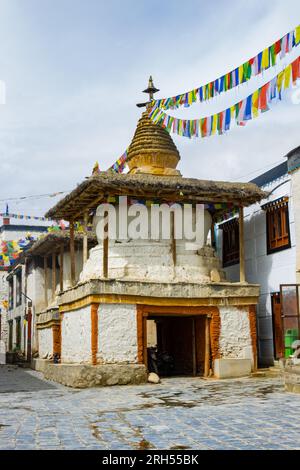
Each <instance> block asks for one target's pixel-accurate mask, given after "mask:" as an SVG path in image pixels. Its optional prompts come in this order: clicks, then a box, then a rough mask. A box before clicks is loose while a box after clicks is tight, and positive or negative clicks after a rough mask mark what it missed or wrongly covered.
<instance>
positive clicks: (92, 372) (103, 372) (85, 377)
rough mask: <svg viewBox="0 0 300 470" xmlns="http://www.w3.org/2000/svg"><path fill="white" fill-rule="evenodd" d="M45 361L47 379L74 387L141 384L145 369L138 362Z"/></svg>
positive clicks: (143, 379)
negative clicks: (95, 363) (81, 362)
mask: <svg viewBox="0 0 300 470" xmlns="http://www.w3.org/2000/svg"><path fill="white" fill-rule="evenodd" d="M46 362H47V361H45V365H44V366H43V367H44V370H43V371H42V372H43V373H44V376H45V378H46V379H48V380H53V381H55V382H58V383H61V384H63V385H67V386H68V387H74V388H87V387H97V386H107V385H128V384H136V385H138V384H143V383H146V382H147V371H146V367H145V366H144V365H139V364H103V365H96V366H93V365H89V364H53V363H50V362H47V363H46Z"/></svg>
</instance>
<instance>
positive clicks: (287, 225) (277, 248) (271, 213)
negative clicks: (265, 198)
mask: <svg viewBox="0 0 300 470" xmlns="http://www.w3.org/2000/svg"><path fill="white" fill-rule="evenodd" d="M279 211H280V212H281V213H285V227H284V226H283V218H282V217H281V232H282V233H285V234H284V235H282V236H281V237H277V238H274V239H273V240H272V241H271V225H270V223H271V221H270V219H271V216H274V214H278V212H279ZM266 229H267V255H271V254H273V253H277V252H279V251H282V250H287V249H289V248H291V234H290V219H289V206H288V202H286V203H285V204H284V205H282V204H278V206H273V207H271V208H270V209H267V210H266ZM284 229H285V230H286V231H285V232H284ZM275 230H278V226H277V225H276V229H275ZM280 238H281V239H282V238H287V242H286V243H282V244H281V245H280V244H278V246H275V247H272V246H271V243H272V242H273V241H274V240H275V242H276V241H278V243H280V242H279V240H280Z"/></svg>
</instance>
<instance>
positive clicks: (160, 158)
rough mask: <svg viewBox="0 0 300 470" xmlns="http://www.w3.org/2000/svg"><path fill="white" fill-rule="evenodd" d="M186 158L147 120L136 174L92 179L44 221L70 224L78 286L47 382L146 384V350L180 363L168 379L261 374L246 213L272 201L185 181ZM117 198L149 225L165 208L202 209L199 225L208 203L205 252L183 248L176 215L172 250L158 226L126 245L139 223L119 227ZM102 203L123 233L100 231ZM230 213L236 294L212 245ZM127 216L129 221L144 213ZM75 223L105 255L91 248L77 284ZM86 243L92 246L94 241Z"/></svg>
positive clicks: (67, 294)
mask: <svg viewBox="0 0 300 470" xmlns="http://www.w3.org/2000/svg"><path fill="white" fill-rule="evenodd" d="M179 159H180V156H179V152H178V150H177V148H176V146H175V144H174V142H173V141H172V139H171V137H170V135H169V134H168V133H167V131H166V130H165V129H163V128H162V127H160V126H157V125H155V124H153V123H152V121H151V120H150V119H149V118H148V114H147V111H146V112H144V113H143V114H142V117H141V119H140V120H139V123H138V126H137V129H136V132H135V135H134V137H133V140H132V142H131V144H130V147H129V150H128V160H127V162H128V166H129V173H128V174H115V173H114V172H111V171H110V172H102V173H100V174H97V175H93V176H91V177H89V178H87V179H86V180H85V181H84V182H83V183H82V184H80V185H79V186H78V187H77V188H76V189H74V191H72V192H71V193H70V194H69V195H67V196H66V197H65V198H63V199H62V200H61V201H59V202H58V203H57V204H56V206H55V207H54V208H52V209H51V210H50V211H48V213H47V214H46V217H49V218H53V219H56V220H59V219H63V220H67V221H69V223H70V256H71V283H72V287H71V288H69V289H67V290H64V291H63V292H61V293H60V294H59V296H58V305H59V312H60V333H59V334H58V335H57V337H58V338H59V340H60V345H59V350H60V353H61V354H60V359H61V363H60V364H53V363H52V364H50V363H48V364H47V365H46V366H45V369H44V373H45V376H46V377H47V378H49V379H53V380H56V381H58V382H61V383H64V384H66V385H71V386H76V387H85V386H90V385H111V384H116V383H119V384H124V383H140V382H142V381H145V380H146V378H147V372H149V371H150V370H151V365H150V357H151V354H150V353H151V351H150V347H149V346H151V347H153V346H155V348H156V354H157V357H159V358H161V360H162V361H163V359H162V358H166V356H168V357H169V358H171V359H170V360H169V363H170V364H169V366H170V367H169V369H168V368H167V367H165V368H164V367H162V366H161V364H160V363H159V361H157V362H156V365H157V366H158V372H159V373H160V374H162V375H163V374H166V373H168V374H169V375H170V374H171V375H172V374H185V375H199V376H203V375H204V376H208V375H210V374H214V375H215V376H216V377H232V376H241V375H247V374H249V373H250V372H251V369H252V370H255V368H256V313H255V308H256V304H257V302H258V296H259V286H258V285H257V284H256V283H255V284H249V283H248V282H246V280H245V272H244V238H243V207H246V206H249V205H252V204H253V203H255V202H257V201H260V200H261V199H262V198H263V197H265V196H266V195H265V193H264V192H263V191H262V190H261V189H259V188H258V187H257V186H256V185H255V184H253V183H226V182H217V181H204V180H197V179H188V178H183V177H182V176H181V175H180V173H179V171H178V170H177V169H176V166H177V164H178V161H179ZM120 196H121V197H124V198H125V197H127V198H129V203H130V204H133V205H134V202H136V201H138V202H139V210H140V212H141V213H143V215H144V216H145V217H146V219H147V220H149V218H150V217H151V216H152V213H151V209H152V208H153V206H154V205H157V204H158V203H168V204H169V205H170V204H172V203H178V204H179V206H180V207H183V203H189V204H193V210H192V218H195V217H196V203H198V204H200V203H201V204H202V207H204V208H205V210H204V213H203V220H202V225H201V230H202V231H203V240H202V242H201V243H197V242H196V243H193V244H192V245H191V243H190V242H189V239H188V238H187V237H185V236H183V237H182V238H181V239H177V238H176V236H175V234H176V230H177V228H178V221H177V219H176V217H175V215H173V216H172V215H171V216H170V225H171V234H170V235H169V238H168V239H165V238H164V236H163V229H164V227H163V226H162V225H163V224H158V226H157V227H158V232H157V233H156V236H155V237H154V239H152V238H149V236H147V235H148V233H146V234H145V233H143V235H142V236H141V237H140V238H139V239H135V238H132V237H128V231H130V222H129V221H128V220H127V222H124V221H122V220H121V212H122V210H123V209H122V207H123V206H122V204H123V201H124V199H119V197H120ZM125 199H126V198H125ZM126 201H127V202H128V199H126ZM153 201H154V202H155V204H153ZM127 202H126V209H127ZM101 203H105V204H110V206H109V207H111V206H113V208H114V212H115V214H116V217H118V223H119V226H118V233H117V234H114V233H113V230H111V227H112V225H114V224H112V222H111V220H113V219H110V217H108V219H106V220H105V221H103V218H102V219H101V217H100V216H99V213H98V209H97V208H99V205H100V204H101ZM102 207H103V206H102ZM105 207H108V206H105ZM228 207H233V208H236V209H237V210H238V211H239V214H240V224H241V231H240V235H239V238H240V248H239V254H240V259H241V263H240V278H239V282H237V283H232V282H228V281H226V279H225V278H224V273H223V271H222V269H220V266H219V260H218V258H217V256H216V254H215V252H214V249H213V248H212V247H211V246H209V245H208V244H207V235H208V232H209V230H210V228H211V224H212V222H213V219H214V218H215V217H219V216H221V215H222V213H223V212H224V211H225V212H226V211H227V210H228ZM142 208H143V209H142ZM130 209H131V208H129V209H128V211H129V212H128V214H129V213H131V214H132V211H135V210H136V207H133V208H132V210H131V211H130ZM108 214H109V211H108ZM146 219H145V218H144V219H143V220H144V221H145V220H146ZM76 221H81V222H82V221H83V222H84V225H86V223H87V222H89V221H92V222H93V224H94V226H95V227H96V232H97V245H96V246H95V247H94V248H92V249H91V250H90V251H89V256H87V249H86V248H85V249H84V259H85V262H84V266H83V270H82V272H81V274H80V278H79V282H76V276H75V273H76V260H75V248H74V246H75V245H74V243H75V242H74V223H75V222H76ZM100 222H101V223H102V222H103V223H104V225H101V223H100ZM101 227H102V228H101ZM157 227H156V229H157ZM131 228H132V227H131ZM123 230H125V234H124V233H122V231H123ZM107 233H108V237H106V236H104V234H107ZM83 243H84V244H85V246H87V245H86V243H87V242H86V235H85V236H84V240H83ZM187 246H188V250H187V249H186V247H187ZM164 360H166V359H164ZM171 362H172V367H171Z"/></svg>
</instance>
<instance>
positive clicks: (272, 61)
mask: <svg viewBox="0 0 300 470" xmlns="http://www.w3.org/2000/svg"><path fill="white" fill-rule="evenodd" d="M299 44H300V25H299V26H297V27H296V28H295V29H294V30H292V31H290V32H289V33H287V34H285V35H284V36H283V37H282V38H281V39H279V40H277V41H275V42H274V43H273V44H272V45H271V46H269V47H267V48H266V49H264V50H263V51H261V52H259V53H258V54H257V55H256V56H255V57H252V58H251V59H249V60H247V61H246V62H245V63H244V64H242V65H239V66H238V67H236V68H235V69H234V70H231V71H230V72H228V73H226V74H225V75H222V76H221V77H219V78H217V79H215V80H213V81H211V82H209V83H207V84H205V85H202V86H200V87H198V88H195V89H193V90H190V91H188V92H185V93H182V94H180V95H177V96H172V97H169V98H162V99H158V100H153V102H152V104H153V106H156V107H158V108H161V109H165V110H167V109H175V108H179V107H180V106H184V107H189V106H191V105H192V104H193V103H195V102H197V101H198V102H203V101H208V100H210V99H211V98H214V97H215V96H217V95H220V94H221V93H223V92H226V91H228V90H231V89H232V88H235V87H237V86H238V85H241V84H243V83H245V82H247V81H248V80H250V79H251V78H252V77H253V76H256V75H259V74H261V73H262V72H263V71H264V70H267V69H269V68H270V67H273V66H274V65H276V62H277V59H278V57H279V58H280V59H282V58H283V57H285V56H286V54H288V53H289V52H291V51H292V49H293V48H295V47H297V46H298V45H299Z"/></svg>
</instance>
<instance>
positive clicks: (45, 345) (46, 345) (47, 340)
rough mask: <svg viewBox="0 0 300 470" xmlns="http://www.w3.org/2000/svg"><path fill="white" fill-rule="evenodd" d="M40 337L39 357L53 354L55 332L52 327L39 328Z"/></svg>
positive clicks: (43, 357)
mask: <svg viewBox="0 0 300 470" xmlns="http://www.w3.org/2000/svg"><path fill="white" fill-rule="evenodd" d="M38 337H39V357H40V358H41V359H46V357H47V356H48V355H49V354H53V333H52V328H51V327H50V328H43V329H41V330H38Z"/></svg>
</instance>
